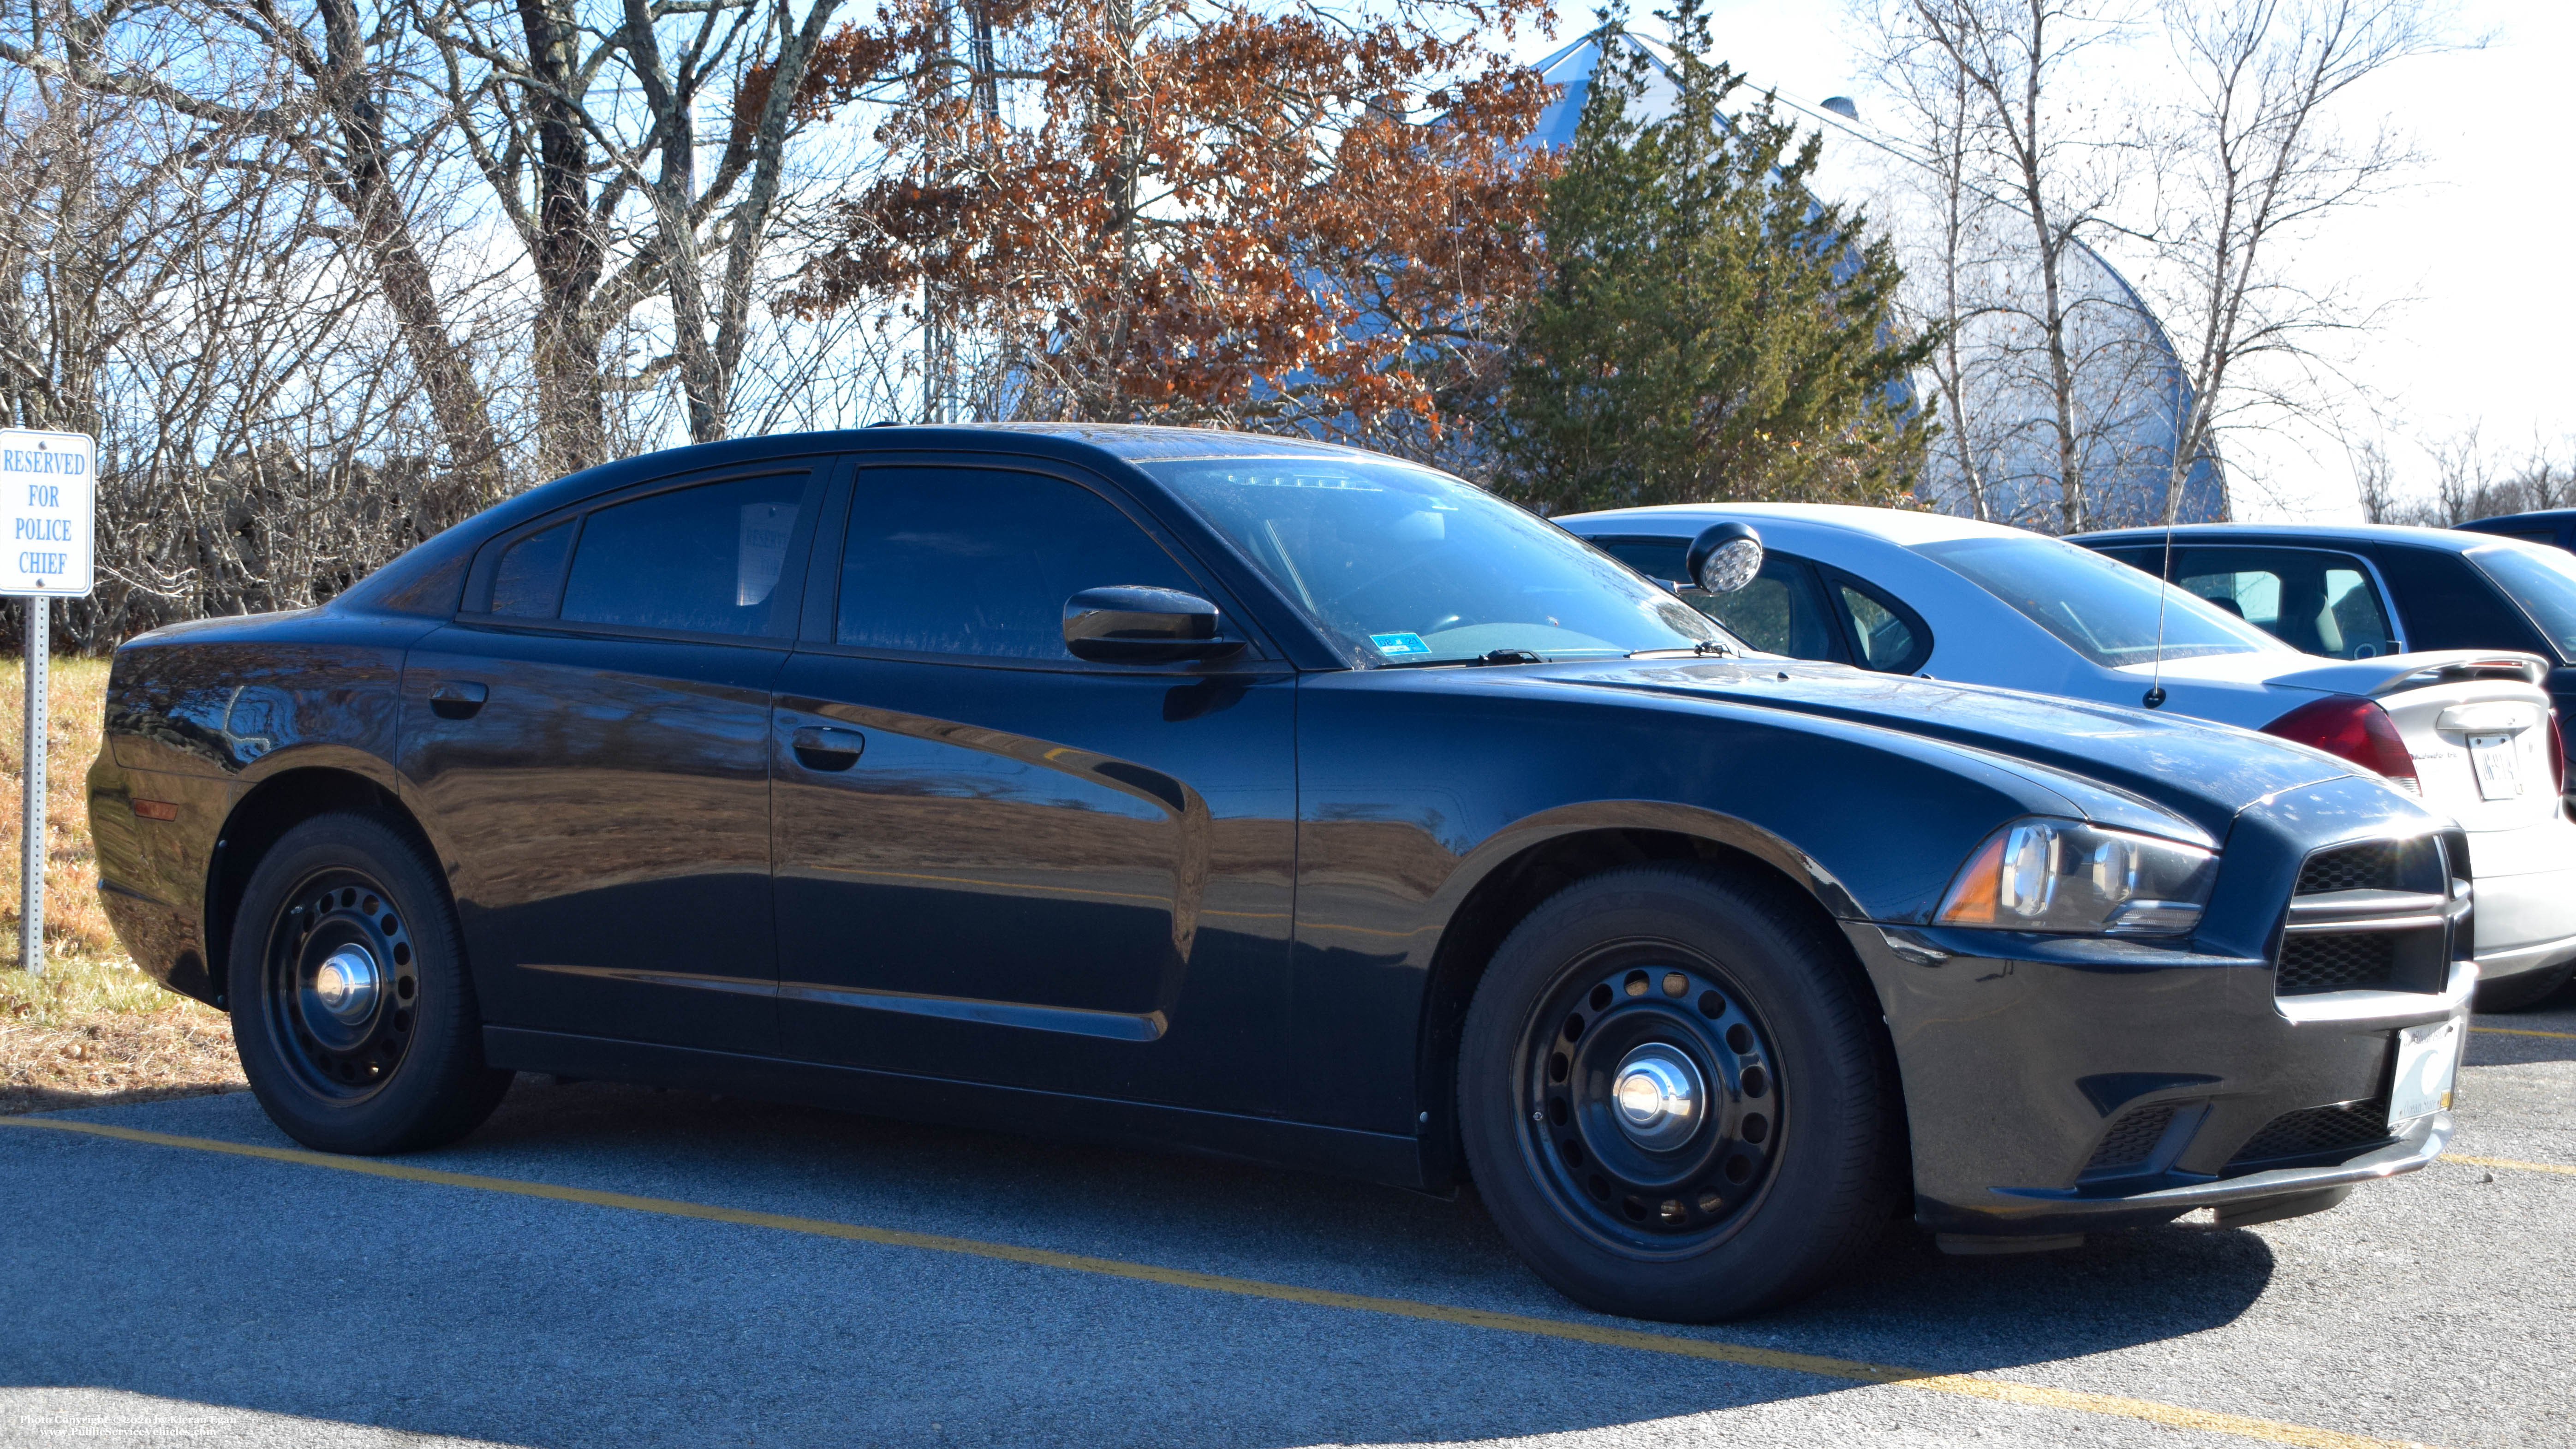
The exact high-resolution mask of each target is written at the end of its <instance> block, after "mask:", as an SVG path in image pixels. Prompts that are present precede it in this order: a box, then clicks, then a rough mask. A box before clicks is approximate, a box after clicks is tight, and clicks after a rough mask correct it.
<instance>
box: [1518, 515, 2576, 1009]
mask: <svg viewBox="0 0 2576 1449" xmlns="http://www.w3.org/2000/svg"><path fill="white" fill-rule="evenodd" d="M1557 522H1559V523H1561V524H1563V525H1564V526H1565V527H1566V528H1568V529H1570V530H1572V531H1573V532H1575V533H1577V534H1579V535H1581V536H1583V537H1585V538H1588V539H1590V540H1592V541H1593V542H1594V543H1596V544H1598V545H1599V546H1601V547H1602V548H1604V549H1606V550H1608V551H1609V552H1611V553H1612V554H1615V555H1617V556H1618V557H1619V558H1621V559H1623V560H1624V561H1626V562H1627V563H1628V564H1629V565H1630V566H1632V567H1634V568H1636V569H1637V570H1639V571H1640V572H1642V573H1645V574H1647V575H1648V576H1650V577H1653V578H1657V579H1662V580H1665V581H1666V582H1668V583H1671V584H1673V585H1674V586H1675V587H1677V588H1680V589H1681V591H1682V593H1683V596H1684V597H1686V598H1688V599H1689V600H1690V601H1691V602H1692V603H1693V604H1694V605H1696V606H1698V607H1699V608H1700V609H1701V610H1702V611H1703V612H1705V613H1707V614H1710V615H1712V616H1713V617H1715V618H1717V619H1718V620H1720V621H1721V622H1723V623H1724V624H1726V625H1727V627H1728V628H1729V629H1730V630H1732V631H1733V632H1734V633H1736V634H1738V635H1740V636H1741V637H1743V638H1744V640H1745V641H1746V642H1748V643H1750V644H1752V645H1753V646H1754V647H1755V648H1757V649H1762V650H1766V651H1769V652H1772V653H1778V654H1788V655H1794V656H1796V657H1798V658H1802V659H1831V660H1839V661H1841V662H1843V663H1847V664H1851V665H1854V666H1857V667H1859V668H1862V669H1875V670H1882V671H1886V672H1890V673H1902V674H1922V675H1927V676H1931V677H1935V678H1940V679H1954V680H1959V681H1962V682H1965V683H1973V684H1989V685H2001V686H2004V687H2006V688H2012V689H2025V690H2030V691H2033V692H2035V693H2041V694H2054V695H2071V696H2074V697H2076V698H2078V699H2085V700H2093V701H2098V702H2100V703H2103V704H2110V705H2123V706H2127V707H2130V708H2141V707H2143V708H2153V709H2158V710H2160V711H2162V712H2165V713H2171V714H2188V715H2195V716H2198V717H2200V718H2203V719H2210V720H2217V721H2220V722H2223V723H2226V724H2231V725H2239V726H2242V727H2244V728H2247V729H2254V730H2261V731H2262V732H2264V733H2266V734H2270V735H2274V736H2278V737H2281V738H2285V739H2291V740H2296V741H2298V742H2299V743H2301V744H2305V745H2309V746H2312V747H2314V748H2316V749H2320V750H2323V751H2325V752H2327V753H2328V754H2331V755H2334V756H2337V757H2338V758H2340V759H2342V760H2344V761H2347V762H2350V763H2352V764H2357V765H2361V766H2365V767H2367V768H2369V769H2372V770H2375V771H2377V772H2378V773H2380V774H2382V775H2385V776H2387V777H2388V778H2389V779H2391V780H2393V781H2395V782H2396V783H2397V784H2399V785H2401V786H2404V787H2406V788H2409V789H2413V790H2415V791H2417V792H2418V793H2419V794H2420V795H2421V796H2422V797H2423V799H2424V801H2425V803H2426V804H2428V805H2431V806H2433V807H2434V808H2435V809H2437V810H2441V811H2444V812H2446V813H2448V814H2450V815H2451V816H2452V817H2454V818H2455V819H2456V820H2457V821H2458V822H2459V824H2460V826H2461V828H2462V829H2463V830H2464V831H2465V832H2466V834H2467V837H2468V843H2469V854H2470V863H2471V869H2472V871H2473V872H2474V875H2475V878H2476V886H2475V889H2476V892H2477V895H2476V932H2477V962H2478V969H2479V980H2480V982H2481V985H2480V987H2479V993H2478V1004H2479V1005H2480V1006H2481V1007H2482V1008H2484V1009H2487V1010H2506V1009H2511V1008H2513V1007H2516V1006H2521V1005H2527V1004H2529V1003H2531V1002H2534V1001H2537V1000H2539V999H2540V998H2542V997H2544V996H2547V995H2548V994H2550V993H2551V992H2553V991H2555V990H2556V989H2557V988H2558V987H2559V986H2560V985H2561V984H2562V983H2564V982H2565V981H2566V980H2567V978H2568V976H2569V975H2570V973H2571V972H2576V822H2571V821H2569V820H2568V818H2567V816H2566V811H2565V809H2564V808H2563V807H2562V805H2561V802H2560V798H2559V796H2560V791H2561V790H2562V788H2563V787H2564V784H2565V776H2566V757H2565V748H2564V745H2563V744H2562V742H2561V741H2560V738H2559V734H2558V727H2557V723H2556V721H2555V719H2554V717H2553V716H2552V713H2551V710H2550V700H2549V696H2548V694H2547V693H2546V692H2544V691H2543V689H2542V688H2541V686H2542V684H2543V683H2544V682H2545V681H2546V680H2547V678H2548V668H2549V667H2548V665H2547V664H2546V663H2545V662H2544V661H2542V660H2541V659H2540V658H2538V657H2537V656H2534V655H2528V654H2518V653H2513V652H2510V651H2496V650H2441V651H2427V652H2422V653H2413V654H2391V655H2385V656H2382V657H2379V658H2368V659H2354V660H2342V661H2332V662H2321V661H2320V660H2319V659H2318V658H2317V657H2316V656H2314V655H2310V654H2302V653H2300V652H2299V651H2297V650H2296V649H2293V648H2291V647H2290V646H2289V645H2287V644H2284V643H2282V642H2281V641H2280V640H2278V639H2275V638H2273V637H2272V636H2271V635H2269V634H2267V633H2265V632H2263V631H2262V630H2261V629H2259V628H2256V627H2255V626H2253V625H2252V624H2248V623H2246V622H2245V621H2244V620H2243V619H2241V618H2238V617H2236V616H2235V615H2232V614H2230V613H2228V612H2226V611H2225V610H2222V609H2220V608H2218V607H2216V606H2214V605H2212V604H2210V603H2208V602H2206V601H2204V600H2202V599H2200V598H2198V597H2196V596H2194V595H2192V594H2190V593H2187V592H2185V591H2183V590H2181V589H2165V588H2164V586H2162V585H2160V584H2159V583H2158V582H2157V581H2156V580H2155V578H2153V577H2152V576H2151V575H2148V574H2146V573H2143V572H2141V571H2139V570H2137V569H2134V568H2131V567H2129V566H2128V565H2127V564H2124V563H2118V562H2115V561H2113V560H2111V559H2108V558H2105V557H2103V556H2102V555H2100V554H2098V553H2094V552H2091V551H2089V550H2087V549H2083V548H2079V547H2077V546H2075V545H2073V544H2070V543H2064V542H2060V541H2059V540H2057V539H2053V538H2047V537H2044V536H2042V535H2039V534H2035V533H2028V532H2025V531H2023V530H2021V529H2017V528H2006V527H2002V526H2000V525H1997V524H1991V523H1978V522H1975V521H1973V520H1970V519H1964V518H1954V517H1951V516H1949V515H1946V514H1939V513H1916V512H1910V511H1905V510H1899V509H1884V508H1853V507H1839V506H1832V505H1821V504H1791V503H1730V504H1696V505H1687V506H1675V507H1665V508H1630V509H1617V510H1612V511H1607V512H1601V513H1582V514H1574V515H1570V516H1568V517H1564V518H1560V519H1558V520H1557ZM1729 522H1733V523H1740V524H1745V525H1749V526H1750V527H1751V528H1752V529H1753V530H1754V531H1755V532H1757V533H1758V534H1759V535H1760V537H1761V541H1762V544H1763V546H1764V549H1765V553H1764V555H1763V562H1762V568H1761V572H1760V573H1759V575H1757V576H1756V577H1755V579H1754V580H1753V582H1752V583H1751V584H1750V585H1749V586H1746V587H1744V588H1742V589H1740V590H1738V591H1736V592H1732V593H1723V594H1719V593H1710V592H1708V591H1706V590H1703V589H1699V588H1696V587H1688V586H1685V582H1684V581H1685V580H1687V578H1688V576H1689V570H1688V568H1687V566H1686V562H1685V559H1686V555H1687V553H1688V551H1689V549H1690V546H1691V544H1692V542H1693V540H1694V539H1696V538H1698V537H1699V536H1700V535H1701V534H1702V533H1703V532H1705V531H1706V530H1708V529H1709V528H1711V527H1712V526H1713V525H1717V524H1721V523H1729ZM2160 595H2161V597H2160ZM2357 884H2360V885H2364V886H2366V885H2368V883H2367V882H2360V883H2357ZM2370 969H2372V967H2371V964H2370V963H2369V962H2367V961H2362V962H2345V963H2338V964H2336V965H2334V966H2332V967H2330V968H2328V970H2329V972H2331V971H2337V970H2339V971H2345V972H2351V971H2361V972H2367V971H2369V970H2370Z"/></svg>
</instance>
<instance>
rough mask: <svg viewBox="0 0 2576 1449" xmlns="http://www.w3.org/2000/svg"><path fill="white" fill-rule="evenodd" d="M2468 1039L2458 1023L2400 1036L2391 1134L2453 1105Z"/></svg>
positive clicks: (2392, 1093) (2417, 1029) (2390, 1110)
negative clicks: (2454, 1084)
mask: <svg viewBox="0 0 2576 1449" xmlns="http://www.w3.org/2000/svg"><path fill="white" fill-rule="evenodd" d="M2465 1040H2467V1036H2466V1034H2465V1033H2463V1032H2462V1031H2461V1030H2460V1023H2459V1022H2458V1021H2457V1020H2452V1021H2437V1022H2433V1023H2431V1024H2429V1025H2426V1026H2410V1027H2408V1028H2406V1029H2405V1030H2403V1031H2401V1032H2399V1033H2397V1084H2396V1086H2395V1087H2393V1088H2392V1089H2391V1090H2390V1091H2389V1094H2388V1128H2389V1130H2390V1131H2392V1132H2394V1131H2396V1130H2397V1129H2399V1128H2401V1127H2403V1126H2405V1125H2406V1124H2407V1123H2409V1122H2412V1121H2414V1120H2415V1119H2416V1118H2418V1117H2421V1116H2423V1115H2425V1114H2426V1113H2428V1112H2439V1111H2441V1110H2443V1109H2444V1108H2447V1107H2449V1106H2450V1105H2451V1083H2452V1081H2453V1079H2454V1078H2456V1077H2457V1076H2458V1075H2459V1072H2460V1043H2461V1042H2463V1041H2465Z"/></svg>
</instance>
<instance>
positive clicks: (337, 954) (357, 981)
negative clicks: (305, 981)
mask: <svg viewBox="0 0 2576 1449" xmlns="http://www.w3.org/2000/svg"><path fill="white" fill-rule="evenodd" d="M313 995H314V997H315V999H316V1000H318V1001H320V1002H321V1004H322V1009H323V1010H324V1011H327V1012H329V1013H331V1014H332V1015H333V1016H335V1017H337V1018H339V1019H340V1020H342V1021H346V1022H359V1021H364V1020H366V1018H367V1013H368V1012H369V1011H372V1010H374V1009H375V1005H376V961H375V958H374V957H372V956H370V955H368V954H367V953H366V951H365V950H364V949H362V948H360V947H357V946H343V947H341V948H340V949H339V950H337V951H334V952H332V953H331V957H330V959H329V960H327V961H324V962H323V963H322V969H320V970H319V971H316V972H314V973H313Z"/></svg>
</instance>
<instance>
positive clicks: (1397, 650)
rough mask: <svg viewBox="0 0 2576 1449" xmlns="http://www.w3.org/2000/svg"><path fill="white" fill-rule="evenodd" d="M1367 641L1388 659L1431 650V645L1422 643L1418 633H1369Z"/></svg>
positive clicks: (1426, 652)
mask: <svg viewBox="0 0 2576 1449" xmlns="http://www.w3.org/2000/svg"><path fill="white" fill-rule="evenodd" d="M1369 642H1370V643H1371V644H1374V645H1376V646H1377V652H1378V653H1380V654H1383V655H1385V656H1386V657H1387V658H1389V659H1401V658H1403V657H1404V656H1406V655H1408V654H1428V653H1430V652H1431V646H1430V645H1428V644H1425V643H1423V642H1422V636H1421V635H1419V634H1371V635H1370V636H1369Z"/></svg>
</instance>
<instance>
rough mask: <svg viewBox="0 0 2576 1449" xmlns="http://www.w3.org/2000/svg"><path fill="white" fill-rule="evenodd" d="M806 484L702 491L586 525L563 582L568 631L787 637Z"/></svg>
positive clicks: (782, 480)
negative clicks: (605, 628) (606, 628)
mask: <svg viewBox="0 0 2576 1449" xmlns="http://www.w3.org/2000/svg"><path fill="white" fill-rule="evenodd" d="M808 477H809V475H807V474H804V473H785V474H772V475H769V476H766V477H758V478H737V479H733V480H730V481H727V482H722V483H702V484H699V485H698V486H696V487H693V488H675V489H672V490H670V491H668V492H663V493H653V494H648V495H646V496H645V497H642V498H638V499H635V500H633V501H632V502H628V503H618V504H612V505H610V506H609V507H606V508H602V509H600V510H599V511H597V512H595V513H593V514H591V515H590V516H589V517H588V518H586V519H584V520H583V521H582V526H581V541H580V542H579V543H578V544H577V545H576V546H575V547H574V550H573V559H572V571H571V573H570V575H569V576H568V577H567V578H566V579H565V581H564V595H563V614H562V617H563V619H564V621H565V622H566V623H580V624H610V625H616V626H619V627H622V628H630V629H650V630H653V631H655V632H657V633H660V632H668V633H681V634H731V635H744V636H759V635H768V636H773V637H775V636H782V635H785V634H788V633H790V632H792V628H793V617H792V614H791V612H790V609H789V606H790V605H791V604H792V602H793V601H792V597H782V596H792V595H793V594H794V593H795V589H794V588H793V586H792V585H789V586H784V587H782V580H784V579H785V578H786V577H787V574H786V565H787V556H788V546H789V544H790V543H791V542H792V541H793V540H794V538H795V536H796V524H797V519H798V516H799V514H800V512H801V511H802V508H803V505H804V501H805V493H806V484H807V481H808Z"/></svg>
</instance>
